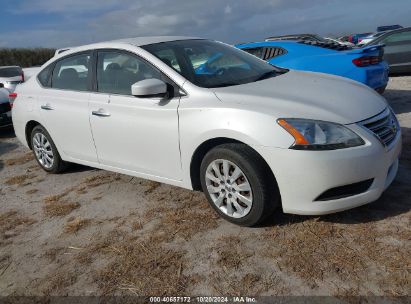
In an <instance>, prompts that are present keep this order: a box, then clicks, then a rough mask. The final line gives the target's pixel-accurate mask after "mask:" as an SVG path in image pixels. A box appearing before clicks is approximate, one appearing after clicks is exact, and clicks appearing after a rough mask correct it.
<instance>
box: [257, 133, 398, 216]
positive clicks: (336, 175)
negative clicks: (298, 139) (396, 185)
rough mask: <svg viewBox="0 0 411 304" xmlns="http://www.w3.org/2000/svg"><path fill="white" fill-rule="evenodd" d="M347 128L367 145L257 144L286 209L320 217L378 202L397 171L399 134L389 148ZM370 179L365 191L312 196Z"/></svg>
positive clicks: (284, 209)
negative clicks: (328, 147)
mask: <svg viewBox="0 0 411 304" xmlns="http://www.w3.org/2000/svg"><path fill="white" fill-rule="evenodd" d="M350 128H351V129H352V130H353V131H355V132H356V133H357V134H359V135H360V136H361V137H362V138H363V139H364V140H365V141H366V144H365V145H363V146H360V147H355V148H349V149H341V150H333V151H298V150H292V149H281V148H271V147H255V149H256V150H257V151H258V152H259V153H260V155H262V157H263V158H264V159H265V160H266V162H267V163H268V165H269V166H270V167H271V169H272V171H273V173H274V175H275V177H276V180H277V183H278V186H279V189H280V194H281V200H282V207H283V211H284V212H285V213H294V214H305V215H321V214H327V213H333V212H338V211H342V210H346V209H351V208H354V207H357V206H361V205H364V204H367V203H370V202H373V201H375V200H377V199H378V198H379V197H380V196H381V194H382V193H383V191H384V190H385V189H386V188H387V187H388V186H389V185H390V184H391V183H392V181H393V180H394V178H395V176H396V174H397V171H398V159H399V156H400V153H401V132H400V131H399V132H398V133H397V135H396V138H395V140H394V141H393V142H392V143H391V144H390V147H389V148H386V147H384V146H383V145H382V144H381V142H380V141H379V140H378V139H377V138H376V137H374V136H373V135H371V134H370V132H369V131H367V130H365V129H364V128H362V127H360V126H359V125H351V126H350ZM369 179H372V180H373V181H372V184H371V186H370V187H369V188H368V190H366V191H365V192H362V193H360V194H355V195H351V196H348V197H343V198H339V199H331V200H326V201H318V200H316V199H317V198H318V197H319V196H320V195H321V194H322V193H324V192H325V191H327V190H329V189H333V188H336V187H340V186H345V185H351V184H354V183H359V182H362V181H366V180H369Z"/></svg>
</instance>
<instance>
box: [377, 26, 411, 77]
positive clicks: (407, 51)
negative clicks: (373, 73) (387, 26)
mask: <svg viewBox="0 0 411 304" xmlns="http://www.w3.org/2000/svg"><path fill="white" fill-rule="evenodd" d="M380 42H381V43H384V44H385V48H384V59H385V60H386V61H387V62H388V64H389V65H390V69H391V71H398V72H401V71H402V70H403V69H405V70H404V72H405V71H406V70H407V68H408V69H409V68H410V67H411V31H410V30H409V31H402V32H397V33H393V34H391V35H389V36H387V37H385V38H384V39H382V40H381V41H380Z"/></svg>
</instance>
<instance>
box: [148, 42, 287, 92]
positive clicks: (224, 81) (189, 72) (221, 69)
mask: <svg viewBox="0 0 411 304" xmlns="http://www.w3.org/2000/svg"><path fill="white" fill-rule="evenodd" d="M142 48H143V49H145V50H146V51H148V52H150V53H151V54H153V55H154V56H156V57H158V58H159V59H161V60H162V61H163V62H165V63H166V64H167V65H169V66H170V67H172V68H173V69H174V70H176V71H177V72H178V73H180V74H181V75H182V76H184V77H185V78H186V79H188V80H189V81H190V82H192V83H194V84H195V85H197V86H200V87H203V88H216V87H224V86H232V85H239V84H245V83H250V82H255V81H258V80H262V79H265V78H268V77H273V76H275V75H276V74H277V73H279V72H280V70H279V69H277V68H275V67H273V66H272V65H270V64H268V63H266V62H264V61H262V60H260V59H258V58H256V57H255V56H253V55H250V54H248V53H246V52H244V51H242V50H239V49H236V48H234V47H231V46H228V45H225V44H223V43H220V42H215V41H208V40H181V41H171V42H163V43H156V44H150V45H145V46H142Z"/></svg>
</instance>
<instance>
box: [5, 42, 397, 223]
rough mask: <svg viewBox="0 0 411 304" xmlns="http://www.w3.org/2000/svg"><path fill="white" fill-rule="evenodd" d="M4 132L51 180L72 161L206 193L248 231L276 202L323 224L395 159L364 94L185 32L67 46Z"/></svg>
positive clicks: (374, 101) (393, 169)
mask: <svg viewBox="0 0 411 304" xmlns="http://www.w3.org/2000/svg"><path fill="white" fill-rule="evenodd" d="M13 124H14V128H15V132H16V135H17V137H18V138H19V140H20V141H21V142H22V143H23V144H24V145H26V146H27V147H28V148H30V149H32V150H33V152H34V155H35V157H36V159H37V161H38V163H39V165H40V166H41V167H42V168H43V169H44V170H46V171H48V172H51V173H58V172H61V171H63V170H64V168H65V167H66V165H67V163H68V162H73V163H79V164H84V165H87V166H92V167H96V168H101V169H105V170H109V171H114V172H119V173H123V174H128V175H133V176H137V177H142V178H146V179H151V180H154V181H158V182H163V183H167V184H172V185H175V186H179V187H183V188H187V189H194V190H203V191H204V193H205V195H206V197H207V198H208V200H209V202H210V204H211V206H212V207H213V208H214V209H215V210H216V211H217V212H218V213H219V214H220V215H221V216H222V217H223V218H225V219H227V220H229V221H231V222H233V223H236V224H239V225H245V226H252V225H256V224H258V223H260V222H261V221H263V220H264V219H266V218H267V217H269V216H270V215H271V214H272V212H273V210H274V209H275V208H276V207H278V206H282V209H283V211H284V212H286V213H295V214H313V215H318V214H326V213H331V212H337V211H341V210H345V209H349V208H353V207H356V206H360V205H363V204H366V203H369V202H372V201H374V200H376V199H378V198H379V197H380V195H381V194H382V192H383V191H384V190H385V189H386V188H387V187H388V186H389V185H390V184H391V182H392V181H393V179H394V178H395V176H396V173H397V170H398V158H399V154H400V151H401V131H400V127H399V124H398V121H397V119H396V117H395V115H394V113H393V112H392V110H391V108H390V107H389V106H388V104H387V102H386V101H385V99H384V98H383V97H381V96H380V95H379V94H378V93H376V92H374V91H373V90H372V89H369V88H368V87H366V86H364V85H362V84H360V83H357V82H354V81H351V80H347V79H345V78H341V77H337V76H330V75H325V74H320V73H308V72H299V71H293V70H290V71H288V70H282V69H277V68H275V67H272V66H271V65H269V64H267V63H266V62H264V61H262V60H260V59H258V58H256V57H254V56H252V55H249V54H247V53H246V52H243V51H241V50H237V49H235V48H234V47H231V46H228V45H226V44H223V43H220V42H215V41H210V40H203V39H198V38H187V37H143V38H134V39H126V40H118V41H111V42H103V43H97V44H92V45H86V46H81V47H77V48H73V49H70V50H67V51H66V52H64V53H62V54H60V55H58V56H56V57H54V58H52V59H51V60H50V61H49V62H47V63H46V64H45V65H44V66H43V67H42V71H41V72H40V73H39V74H38V75H37V76H36V77H34V76H33V77H32V78H31V79H30V80H29V81H27V82H26V83H24V84H22V85H20V86H19V87H18V89H17V98H16V99H15V100H14V106H13ZM113 207H114V206H113Z"/></svg>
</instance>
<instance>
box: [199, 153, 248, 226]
mask: <svg viewBox="0 0 411 304" xmlns="http://www.w3.org/2000/svg"><path fill="white" fill-rule="evenodd" d="M205 181H206V185H207V191H208V193H209V195H210V197H211V199H212V201H213V203H214V204H215V205H216V206H217V208H218V209H219V210H220V211H221V212H223V213H224V214H226V215H227V216H230V217H233V218H241V217H244V216H246V215H247V214H248V213H249V212H250V210H251V207H252V204H253V193H252V189H251V185H250V183H249V181H248V179H247V177H246V176H245V174H244V172H243V171H242V170H241V169H240V168H239V167H238V166H237V165H236V164H234V163H233V162H231V161H229V160H225V159H216V160H214V161H212V162H211V163H210V164H209V165H208V167H207V170H206V176H205Z"/></svg>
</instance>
